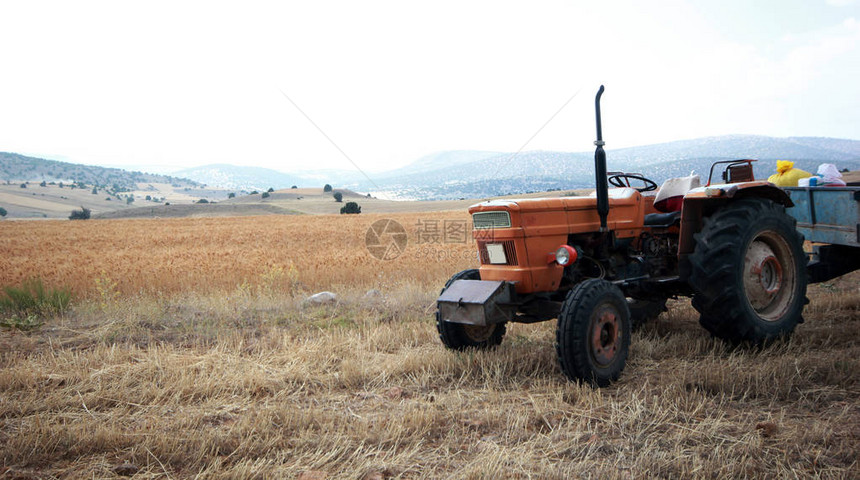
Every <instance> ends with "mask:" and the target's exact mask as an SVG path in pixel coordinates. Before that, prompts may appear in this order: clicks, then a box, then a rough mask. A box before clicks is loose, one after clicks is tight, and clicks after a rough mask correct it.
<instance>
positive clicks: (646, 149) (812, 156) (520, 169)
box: [350, 135, 860, 200]
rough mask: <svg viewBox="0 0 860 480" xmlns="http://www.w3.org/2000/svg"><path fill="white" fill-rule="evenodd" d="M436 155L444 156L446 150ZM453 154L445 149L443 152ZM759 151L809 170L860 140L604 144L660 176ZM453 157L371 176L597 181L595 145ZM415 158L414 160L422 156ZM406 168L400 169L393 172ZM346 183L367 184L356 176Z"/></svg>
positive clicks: (518, 185) (399, 185) (484, 187)
mask: <svg viewBox="0 0 860 480" xmlns="http://www.w3.org/2000/svg"><path fill="white" fill-rule="evenodd" d="M438 157H440V158H446V157H445V156H444V152H443V153H442V154H439V155H438ZM448 158H450V157H448ZM740 158H752V159H757V160H758V162H757V163H756V164H755V174H756V177H757V178H767V177H768V176H770V175H771V174H773V173H774V172H775V171H776V160H792V161H794V162H795V165H796V166H797V167H798V168H802V169H804V170H808V171H812V172H814V171H815V170H816V169H817V168H818V165H819V164H821V163H834V164H836V165H837V166H838V167H839V168H840V169H843V168H848V169H849V170H857V169H860V141H857V140H848V139H836V138H820V137H789V138H775V137H766V136H757V135H728V136H722V137H708V138H698V139H692V140H681V141H676V142H669V143H661V144H655V145H646V146H640V147H630V148H623V149H617V150H614V149H607V164H608V168H609V170H610V171H611V170H618V171H626V172H636V173H641V174H643V175H645V176H646V177H649V178H651V179H653V180H654V181H656V182H657V183H661V182H663V181H664V180H666V179H667V178H671V177H677V176H682V175H689V174H690V172H696V173H698V174H700V175H702V176H703V177H705V178H706V177H707V175H708V171H709V168H710V166H711V164H712V163H713V162H715V161H718V160H730V159H740ZM456 159H457V160H458V162H450V161H448V162H440V164H439V168H436V169H431V168H428V167H429V166H430V165H432V162H428V161H427V160H426V158H425V159H422V160H421V161H419V162H420V169H419V171H417V172H415V173H412V172H411V171H410V166H407V167H404V168H401V169H398V170H397V171H392V172H386V173H383V174H379V175H378V178H374V182H375V183H376V184H377V185H378V186H379V188H380V189H381V190H383V192H380V193H383V194H385V195H387V196H390V197H393V198H409V199H419V200H420V199H425V200H426V199H434V200H438V199H455V198H464V197H465V198H481V197H489V196H497V195H508V194H513V193H528V192H536V191H543V190H556V189H572V188H588V187H592V186H593V185H594V153H593V151H587V152H579V153H569V152H552V151H531V152H522V153H520V154H517V155H513V154H509V153H503V154H491V155H488V152H474V155H470V154H469V152H464V151H457V152H456ZM419 162H416V163H419ZM398 172H402V173H403V174H401V175H397V174H396V173H398ZM350 186H351V188H354V189H358V190H366V189H370V188H372V185H369V184H368V182H366V181H364V182H362V181H358V182H356V184H355V185H350Z"/></svg>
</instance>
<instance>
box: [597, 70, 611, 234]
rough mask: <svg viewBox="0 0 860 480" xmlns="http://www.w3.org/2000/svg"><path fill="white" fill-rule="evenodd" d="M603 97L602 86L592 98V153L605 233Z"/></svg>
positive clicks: (600, 213)
mask: <svg viewBox="0 0 860 480" xmlns="http://www.w3.org/2000/svg"><path fill="white" fill-rule="evenodd" d="M601 95H603V85H601V86H600V90H598V91H597V96H596V97H594V112H595V116H596V117H597V140H596V141H595V142H594V144H595V145H597V150H595V151H594V177H595V178H594V180H595V185H596V189H595V191H596V194H597V214H598V215H600V231H601V232H605V231H607V228H606V217H607V216H609V185H608V184H607V180H606V152H604V151H603V146H604V145H606V142H604V141H603V128H602V127H601V125H600V96H601Z"/></svg>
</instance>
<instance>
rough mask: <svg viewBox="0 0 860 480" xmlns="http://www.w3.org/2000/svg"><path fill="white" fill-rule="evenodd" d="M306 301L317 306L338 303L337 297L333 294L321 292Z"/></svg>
mask: <svg viewBox="0 0 860 480" xmlns="http://www.w3.org/2000/svg"><path fill="white" fill-rule="evenodd" d="M305 301H306V302H308V303H313V304H315V305H328V304H331V303H335V302H337V295H335V294H334V293H332V292H320V293H317V294H314V295H311V296H310V297H308V298H307V299H305Z"/></svg>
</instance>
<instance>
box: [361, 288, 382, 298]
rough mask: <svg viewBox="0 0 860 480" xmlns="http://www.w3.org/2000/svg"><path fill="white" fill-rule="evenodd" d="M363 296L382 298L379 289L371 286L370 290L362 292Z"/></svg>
mask: <svg viewBox="0 0 860 480" xmlns="http://www.w3.org/2000/svg"><path fill="white" fill-rule="evenodd" d="M364 298H366V299H368V300H371V299H376V298H382V292H380V291H379V290H377V289H375V288H371V289H370V290H368V291H367V293H365V294H364Z"/></svg>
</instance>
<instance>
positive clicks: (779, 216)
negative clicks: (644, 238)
mask: <svg viewBox="0 0 860 480" xmlns="http://www.w3.org/2000/svg"><path fill="white" fill-rule="evenodd" d="M795 224H796V221H795V220H794V218H792V217H791V216H789V215H787V214H786V213H785V207H783V206H782V205H780V204H777V203H775V202H772V201H769V200H766V199H763V198H745V199H741V200H738V201H736V202H734V203H732V204H729V205H727V206H725V207H724V208H723V209H721V210H719V211H718V212H717V213H715V214H713V215H711V216H710V217H709V218H706V219H705V222H704V227H703V228H702V231H701V232H699V233H697V234H696V235H695V239H696V248H695V251H694V252H693V254H692V255H691V256H690V264H691V272H690V278H689V282H690V285H691V286H692V287H693V290H694V295H693V302H692V304H693V307H695V308H696V310H698V311H699V313H700V314H701V316H700V318H699V322H700V323H701V324H702V326H703V327H705V329H707V330H708V331H709V332H711V333H712V334H713V335H714V336H717V337H719V338H722V339H724V340H727V341H730V342H733V343H745V342H746V343H750V344H753V345H763V344H766V343H768V342H771V341H772V340H774V339H776V338H778V337H780V336H783V335H789V334H791V332H793V331H794V328H795V327H796V326H797V324H798V323H800V322H802V321H803V319H802V317H801V314H802V312H803V306H804V305H805V304H806V282H807V279H806V255H805V254H804V253H803V236H802V235H801V234H800V233H798V232H797V230H795Z"/></svg>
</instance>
